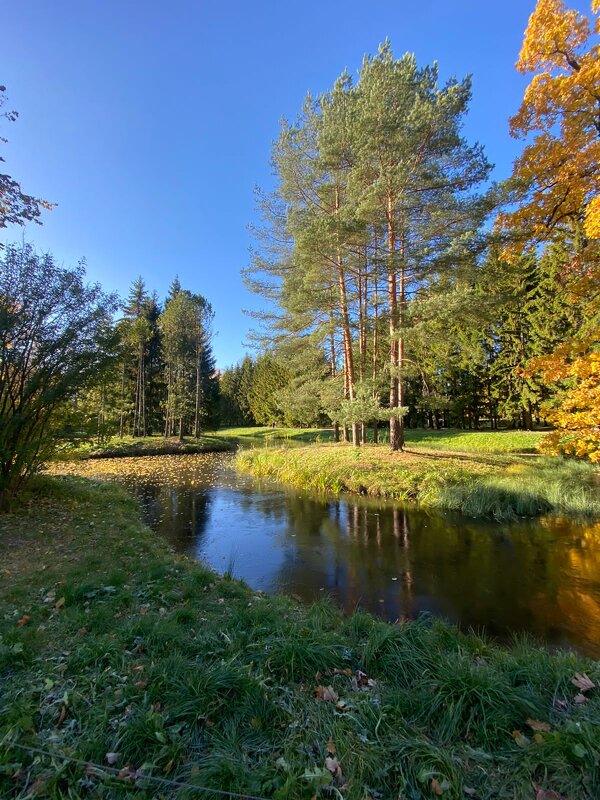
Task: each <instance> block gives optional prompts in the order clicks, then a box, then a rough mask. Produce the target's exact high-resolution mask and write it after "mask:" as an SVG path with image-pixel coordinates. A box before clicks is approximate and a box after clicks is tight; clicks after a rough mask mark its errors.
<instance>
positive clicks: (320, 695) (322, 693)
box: [315, 686, 339, 703]
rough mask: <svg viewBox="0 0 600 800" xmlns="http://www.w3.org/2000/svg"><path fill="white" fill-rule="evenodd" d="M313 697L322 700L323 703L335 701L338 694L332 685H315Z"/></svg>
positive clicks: (337, 698)
mask: <svg viewBox="0 0 600 800" xmlns="http://www.w3.org/2000/svg"><path fill="white" fill-rule="evenodd" d="M315 699H316V700H323V701H324V702H325V703H337V701H338V700H339V695H338V693H337V692H336V691H335V690H334V688H333V686H317V688H316V689H315Z"/></svg>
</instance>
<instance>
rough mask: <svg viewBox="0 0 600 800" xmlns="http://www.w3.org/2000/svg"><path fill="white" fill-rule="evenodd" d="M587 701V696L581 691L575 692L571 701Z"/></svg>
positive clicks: (579, 702)
mask: <svg viewBox="0 0 600 800" xmlns="http://www.w3.org/2000/svg"><path fill="white" fill-rule="evenodd" d="M587 701H588V699H587V697H586V696H585V695H584V694H581V692H579V694H576V695H575V697H574V698H573V702H575V703H577V705H581V704H582V703H587Z"/></svg>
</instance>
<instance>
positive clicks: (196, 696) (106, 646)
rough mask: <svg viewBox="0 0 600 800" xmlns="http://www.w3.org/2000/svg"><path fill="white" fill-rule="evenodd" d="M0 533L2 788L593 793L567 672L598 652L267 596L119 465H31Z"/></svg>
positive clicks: (595, 739)
mask: <svg viewBox="0 0 600 800" xmlns="http://www.w3.org/2000/svg"><path fill="white" fill-rule="evenodd" d="M0 546H1V547H2V551H3V554H4V559H3V563H2V566H1V569H0V587H1V589H0V637H1V638H0V683H1V685H2V693H1V694H0V742H1V743H2V745H1V746H0V795H1V796H2V797H6V798H26V797H32V796H34V795H35V796H45V797H50V798H59V797H67V796H68V797H69V798H71V800H79V798H84V797H85V798H88V797H106V798H108V797H110V798H111V799H112V798H121V797H123V798H124V797H129V796H131V792H132V791H133V792H134V793H135V796H136V797H140V798H151V797H157V796H162V797H170V796H173V797H174V796H177V797H188V796H189V797H190V798H191V797H192V796H193V795H192V794H189V795H188V794H186V793H185V792H183V793H182V792H181V791H180V790H169V789H167V788H165V789H163V790H161V792H160V794H159V795H157V791H156V788H155V787H154V786H149V785H147V784H144V780H143V776H144V775H154V776H156V777H167V778H169V779H171V780H186V781H189V782H191V783H194V784H197V785H201V786H205V787H211V788H218V789H221V790H229V791H234V792H241V793H245V794H254V795H259V796H262V797H274V798H279V800H284V799H285V798H290V800H295V799H296V798H298V800H300V798H306V797H308V796H311V797H312V796H317V797H323V798H326V797H331V796H335V797H342V798H347V800H364V798H365V797H367V796H370V797H374V798H398V797H407V798H408V797H410V798H415V800H419V799H420V798H423V800H426V798H432V797H436V796H442V797H444V798H447V799H448V800H459V799H460V798H463V797H464V796H465V793H466V795H467V796H472V797H475V798H480V800H492V798H494V800H497V799H498V798H507V799H508V798H519V799H521V798H523V800H525V798H531V797H532V796H533V793H535V791H537V789H533V788H532V787H539V788H540V790H544V791H547V792H548V793H550V792H552V791H553V792H557V793H559V794H560V795H564V796H566V797H569V798H571V800H576V799H577V798H592V797H597V796H598V795H599V793H600V767H599V763H598V757H597V754H598V752H599V751H600V727H598V721H599V720H600V692H599V691H598V690H597V689H591V690H586V691H585V692H584V693H583V695H582V692H581V691H580V690H579V688H578V687H576V686H575V685H573V683H572V681H573V680H576V681H577V680H578V679H577V678H576V676H577V675H578V674H583V673H586V674H587V676H589V679H590V680H591V681H592V682H593V683H594V684H598V682H599V681H600V663H599V662H596V661H593V660H590V659H586V658H582V657H579V656H577V655H575V654H573V653H567V652H559V653H555V654H551V653H549V652H548V651H546V650H544V649H542V648H538V647H536V646H534V645H532V644H528V643H527V642H524V641H520V642H517V643H515V645H514V647H512V648H510V649H508V648H503V647H498V646H496V645H494V644H493V643H491V642H488V641H486V640H485V639H484V638H481V637H479V636H474V635H466V634H463V633H460V632H459V631H458V630H457V629H456V628H454V627H451V626H448V625H446V624H444V623H441V622H434V621H432V620H430V619H424V618H423V619H421V620H419V621H414V622H409V623H403V624H399V625H391V624H388V623H385V622H381V621H378V620H376V619H374V618H372V617H370V616H369V615H367V614H364V613H361V612H357V613H355V614H354V615H353V616H352V617H350V618H344V617H342V615H341V614H340V613H339V612H338V611H337V610H336V609H335V608H334V607H333V606H332V605H331V604H329V603H328V602H327V601H323V602H320V603H318V604H315V605H312V606H302V605H299V604H297V603H295V602H293V601H292V600H288V599H286V598H283V597H265V596H264V595H261V594H257V593H255V592H252V591H251V590H250V589H249V588H247V587H246V586H244V585H243V584H241V583H239V582H237V581H234V580H228V579H225V578H219V577H218V576H216V575H215V574H214V573H213V572H211V571H209V570H207V569H204V568H203V567H202V566H200V565H198V564H196V563H194V562H192V561H189V560H187V559H186V558H183V557H179V556H176V555H175V554H174V553H173V552H172V551H170V550H169V549H168V548H167V546H166V545H165V544H164V543H163V542H162V541H161V540H160V539H159V538H158V537H156V536H155V535H154V534H152V533H151V532H150V530H149V529H148V528H146V527H145V526H144V525H143V524H142V523H141V521H140V520H139V516H138V509H137V506H136V504H135V502H134V500H133V499H132V498H131V497H130V496H128V495H127V494H126V493H125V492H124V491H123V490H122V489H120V488H119V487H117V486H114V485H111V484H103V483H97V482H91V481H86V480H82V479H76V478H48V477H45V478H41V479H38V480H37V481H36V482H34V483H33V484H32V488H31V490H30V494H29V498H28V499H26V500H25V501H24V504H23V505H22V507H21V509H20V510H19V511H17V512H15V513H13V514H10V515H4V516H3V517H0ZM578 695H582V696H583V697H585V698H587V699H586V700H585V702H579V701H578V699H577V698H578ZM11 742H17V743H21V744H25V745H30V746H33V747H40V748H42V749H44V750H49V751H51V752H55V753H62V754H69V755H71V756H73V757H75V758H80V759H82V760H83V761H86V762H87V761H91V762H94V763H96V764H100V765H105V766H106V765H108V764H109V763H112V764H113V765H115V766H116V767H117V768H118V769H119V770H122V771H123V772H122V774H123V780H119V779H117V778H116V777H112V776H110V775H107V774H106V773H104V772H103V771H102V770H100V771H95V770H93V769H86V768H85V767H80V766H76V765H69V764H63V763H61V762H60V761H59V760H57V759H54V760H48V759H45V758H43V757H40V758H30V757H27V756H24V754H23V753H22V752H21V751H18V750H16V749H15V748H11V746H10V744H11ZM137 770H139V773H138V778H137V782H136V788H135V789H134V788H133V787H132V786H131V784H130V783H128V781H129V780H130V778H131V775H132V774H133V773H134V772H135V771H137ZM440 791H441V793H442V794H441V795H440ZM547 796H556V795H553V794H548V795H547Z"/></svg>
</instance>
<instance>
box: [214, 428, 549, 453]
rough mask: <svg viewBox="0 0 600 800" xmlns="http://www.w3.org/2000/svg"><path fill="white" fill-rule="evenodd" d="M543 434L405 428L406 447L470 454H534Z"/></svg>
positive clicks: (256, 435)
mask: <svg viewBox="0 0 600 800" xmlns="http://www.w3.org/2000/svg"><path fill="white" fill-rule="evenodd" d="M367 433H368V440H369V441H372V431H371V430H369V431H368V432H367ZM218 435H219V436H222V437H224V438H233V439H237V440H239V441H242V442H243V441H245V440H253V441H257V442H265V443H277V442H278V441H286V442H298V443H302V442H304V443H306V444H310V443H312V442H317V443H321V442H333V431H332V429H331V428H266V427H263V428H221V430H219V433H218ZM544 436H546V434H545V433H543V432H540V431H508V430H507V431H504V430H498V431H489V430H481V431H464V430H458V429H457V428H452V429H447V430H440V431H436V430H429V429H428V430H423V429H414V430H413V429H410V428H409V429H407V430H406V444H407V447H418V448H426V449H434V450H445V451H460V452H469V453H535V452H537V446H538V444H539V443H540V442H541V440H542V439H543V438H544ZM388 441H389V437H388V431H387V429H382V430H381V431H380V432H379V442H380V443H381V444H384V445H385V444H387V443H388Z"/></svg>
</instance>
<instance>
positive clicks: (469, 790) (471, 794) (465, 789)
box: [463, 786, 477, 797]
mask: <svg viewBox="0 0 600 800" xmlns="http://www.w3.org/2000/svg"><path fill="white" fill-rule="evenodd" d="M463 792H464V793H465V794H466V795H467V797H475V795H476V794H477V792H476V791H475V789H472V788H471V787H470V786H463Z"/></svg>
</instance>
